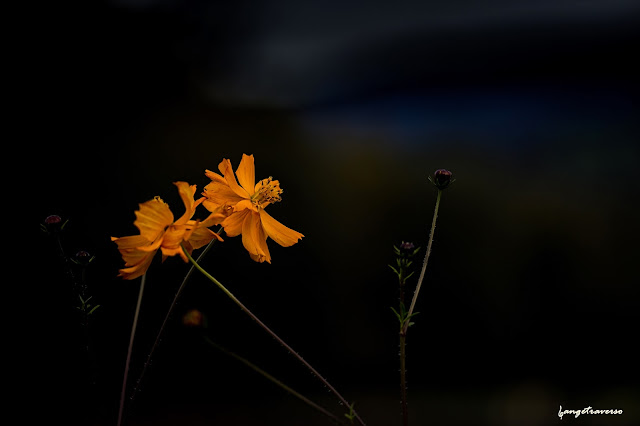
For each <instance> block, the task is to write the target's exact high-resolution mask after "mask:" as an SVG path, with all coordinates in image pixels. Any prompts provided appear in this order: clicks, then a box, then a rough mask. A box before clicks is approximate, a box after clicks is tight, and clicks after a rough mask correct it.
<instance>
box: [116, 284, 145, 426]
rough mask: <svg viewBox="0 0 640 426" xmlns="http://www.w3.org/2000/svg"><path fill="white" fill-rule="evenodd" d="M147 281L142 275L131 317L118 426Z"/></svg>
mask: <svg viewBox="0 0 640 426" xmlns="http://www.w3.org/2000/svg"><path fill="white" fill-rule="evenodd" d="M146 280H147V274H144V275H142V281H141V282H140V292H139V293H138V303H137V304H136V313H135V315H134V316H133V325H132V327H131V337H130V338H129V349H128V350H127V361H126V363H125V365H124V378H123V379H122V391H121V392H120V409H119V410H118V426H120V425H121V424H122V414H123V413H124V396H125V393H126V390H127V376H128V375H129V363H130V362H131V352H132V350H133V340H134V337H135V335H136V328H137V326H138V316H139V314H140V305H141V304H142V294H143V293H144V284H145V281H146Z"/></svg>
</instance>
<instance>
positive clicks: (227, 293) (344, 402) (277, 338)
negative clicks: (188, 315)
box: [182, 247, 366, 426]
mask: <svg viewBox="0 0 640 426" xmlns="http://www.w3.org/2000/svg"><path fill="white" fill-rule="evenodd" d="M182 249H183V251H184V252H185V254H186V255H187V257H188V258H189V260H190V261H191V263H193V264H194V265H195V267H196V268H197V269H198V270H199V271H200V272H202V274H203V275H204V276H206V277H207V278H208V279H209V280H210V281H211V282H213V283H214V284H215V285H216V286H218V288H220V290H222V291H223V292H224V293H225V294H226V295H227V296H228V297H229V298H230V299H231V300H232V301H233V302H234V303H235V304H236V305H238V306H239V307H240V309H242V310H243V311H244V312H245V313H246V314H247V315H249V317H251V319H252V320H254V321H255V322H256V323H257V324H258V325H259V326H260V327H262V328H263V329H264V330H265V331H266V332H267V333H268V334H269V335H271V337H273V338H274V339H275V340H276V341H277V342H278V343H280V344H281V345H282V346H283V347H284V348H285V349H286V350H287V351H289V353H290V354H291V355H293V356H294V357H295V358H297V359H298V360H299V361H300V362H301V363H302V364H303V365H304V366H305V367H307V368H308V369H309V370H310V371H311V373H312V374H313V375H314V376H316V377H317V378H318V379H319V380H320V381H321V382H322V383H323V384H324V385H325V386H326V387H327V388H328V389H329V390H330V391H331V392H333V394H334V395H335V396H337V397H338V399H339V400H340V401H341V402H342V403H343V404H344V405H345V406H346V407H349V406H350V404H349V403H348V402H347V400H346V399H345V398H344V397H343V396H342V395H341V394H340V393H339V392H338V391H337V390H336V388H334V387H333V386H332V385H331V383H329V382H328V381H327V379H325V378H324V377H323V376H322V375H321V374H320V373H318V371H317V370H316V369H315V368H313V366H312V365H311V364H309V363H308V362H307V361H306V360H305V359H304V358H303V357H302V356H300V354H298V353H297V352H296V351H294V350H293V348H291V346H289V345H288V344H287V343H286V342H285V341H284V340H282V339H281V338H280V336H278V335H277V334H276V333H275V332H273V330H271V329H270V328H269V327H267V325H266V324H265V323H263V322H262V321H261V320H260V319H259V318H258V317H257V316H256V315H255V314H254V313H253V312H251V311H250V310H249V308H247V307H246V306H245V305H244V304H243V303H242V302H240V300H238V299H237V298H236V297H235V296H234V295H233V293H231V292H230V291H229V290H228V289H227V288H226V287H225V286H224V285H222V284H221V283H220V281H218V280H217V279H215V278H214V277H213V276H212V275H211V274H209V273H208V272H207V271H205V270H204V269H203V268H202V267H201V266H200V265H199V264H198V263H197V262H196V261H195V260H194V259H193V257H191V255H190V254H189V253H188V252H187V250H185V249H184V247H183V248H182ZM354 415H355V417H356V419H357V420H358V422H360V424H361V425H362V426H366V424H365V423H364V421H362V419H361V418H360V416H359V415H358V414H357V413H355V411H354Z"/></svg>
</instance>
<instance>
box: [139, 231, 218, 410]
mask: <svg viewBox="0 0 640 426" xmlns="http://www.w3.org/2000/svg"><path fill="white" fill-rule="evenodd" d="M219 232H220V230H218V231H217V233H219ZM215 241H216V240H215V239H213V240H211V241H210V242H209V244H207V246H206V247H205V248H204V250H202V253H200V255H199V256H198V261H200V260H201V259H202V258H203V257H204V255H205V254H207V252H208V251H209V249H210V248H211V246H213V243H214V242H215ZM195 269H196V268H195V266H194V265H191V268H189V271H188V272H187V274H186V275H185V276H184V279H183V280H182V284H180V287H178V291H177V292H176V295H175V297H174V298H173V302H171V306H169V310H168V311H167V315H166V316H165V317H164V320H163V321H162V325H161V326H160V330H159V331H158V335H157V336H156V340H155V341H154V342H153V346H152V347H151V350H150V351H149V355H148V356H147V360H146V361H145V363H144V365H143V366H142V371H141V372H140V376H139V377H138V380H137V381H136V384H135V387H134V388H133V392H132V394H131V399H132V400H133V399H134V398H135V397H136V395H137V393H138V392H139V391H140V383H141V382H142V378H143V377H144V373H145V372H146V371H147V367H148V366H149V364H150V363H151V357H152V356H153V353H154V351H155V350H156V348H157V347H158V344H159V343H160V340H161V339H160V338H161V336H162V333H163V332H164V328H165V326H166V325H167V323H168V322H169V317H171V313H172V312H173V308H175V306H176V304H177V303H178V298H179V297H180V295H181V294H182V290H183V289H184V287H185V286H186V284H187V281H188V280H189V278H190V277H191V275H192V274H193V271H194V270H195Z"/></svg>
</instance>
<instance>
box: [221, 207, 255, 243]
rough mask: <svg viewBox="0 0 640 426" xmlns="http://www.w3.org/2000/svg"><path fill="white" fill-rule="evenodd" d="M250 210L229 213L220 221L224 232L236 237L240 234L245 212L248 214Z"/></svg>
mask: <svg viewBox="0 0 640 426" xmlns="http://www.w3.org/2000/svg"><path fill="white" fill-rule="evenodd" d="M250 212H251V210H249V209H245V210H242V211H240V212H237V213H233V214H231V215H230V216H229V217H227V218H226V219H225V220H224V221H222V226H223V227H224V232H225V233H226V234H227V235H228V236H230V237H237V236H238V235H240V234H242V223H243V222H244V218H245V216H246V215H247V214H249V213H250Z"/></svg>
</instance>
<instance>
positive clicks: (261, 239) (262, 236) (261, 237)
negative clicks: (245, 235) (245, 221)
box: [251, 219, 271, 263]
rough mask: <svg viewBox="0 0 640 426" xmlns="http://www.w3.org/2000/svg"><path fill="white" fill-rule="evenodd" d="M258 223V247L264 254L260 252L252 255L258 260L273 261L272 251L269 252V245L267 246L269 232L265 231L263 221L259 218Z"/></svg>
mask: <svg viewBox="0 0 640 426" xmlns="http://www.w3.org/2000/svg"><path fill="white" fill-rule="evenodd" d="M256 225H257V228H258V230H257V232H258V235H257V243H258V249H259V251H260V252H262V254H259V255H258V256H251V258H252V259H253V260H255V261H256V262H260V263H262V262H267V263H271V253H269V247H268V246H267V234H266V233H265V232H264V227H263V226H262V223H261V222H260V221H259V219H258V221H257V224H256Z"/></svg>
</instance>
